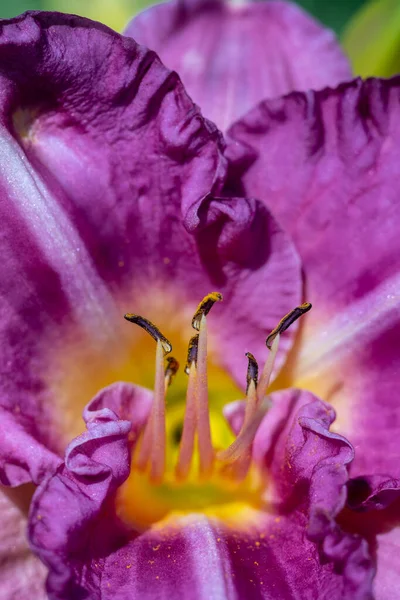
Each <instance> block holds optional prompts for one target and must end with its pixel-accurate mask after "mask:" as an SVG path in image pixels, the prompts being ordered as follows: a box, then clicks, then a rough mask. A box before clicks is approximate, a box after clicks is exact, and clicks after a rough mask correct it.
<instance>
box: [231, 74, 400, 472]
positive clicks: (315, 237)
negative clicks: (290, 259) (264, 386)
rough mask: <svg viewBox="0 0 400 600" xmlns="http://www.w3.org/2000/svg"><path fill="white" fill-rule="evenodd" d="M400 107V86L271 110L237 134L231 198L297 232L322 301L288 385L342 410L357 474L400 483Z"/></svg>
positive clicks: (275, 104)
mask: <svg viewBox="0 0 400 600" xmlns="http://www.w3.org/2000/svg"><path fill="white" fill-rule="evenodd" d="M399 100H400V80H399V79H398V78H396V79H393V80H389V81H379V80H369V81H366V82H361V81H354V82H352V83H349V84H343V85H341V86H339V88H338V89H336V90H325V91H321V92H316V93H314V92H312V93H309V94H292V95H290V96H288V97H287V98H284V99H282V100H277V101H270V102H264V103H261V104H260V105H259V106H258V107H257V108H256V109H254V110H253V111H251V112H250V113H249V114H248V115H247V116H246V117H245V118H244V119H243V120H242V121H241V122H240V123H237V124H236V125H235V126H234V127H233V128H232V130H231V131H230V136H231V142H230V145H229V151H228V154H229V157H230V160H231V185H230V190H232V189H238V188H240V190H241V191H242V192H243V191H245V193H249V194H253V195H255V196H257V197H258V198H261V199H262V200H263V201H264V202H265V203H266V204H267V205H268V206H270V207H271V209H272V210H273V211H274V214H275V215H276V216H277V218H278V220H279V221H280V223H281V224H282V225H283V226H284V227H285V228H286V230H287V231H288V232H289V233H290V234H291V235H292V237H293V240H294V242H295V244H296V247H297V249H298V251H299V253H300V255H301V258H302V261H303V265H304V274H305V288H306V297H307V300H309V301H310V302H312V303H313V310H312V311H311V313H310V317H309V319H308V320H307V322H304V323H303V329H302V331H301V336H300V338H299V342H298V346H297V348H296V349H295V351H294V352H293V355H292V357H291V358H292V360H291V361H290V362H289V365H288V366H287V368H286V369H285V376H286V377H283V378H282V379H281V381H280V382H277V384H279V385H280V386H281V387H282V386H287V385H298V386H301V387H305V388H308V389H310V390H313V391H314V392H315V393H317V394H318V395H319V396H320V397H322V398H324V399H326V400H329V401H332V402H333V404H334V406H335V407H336V409H337V412H338V421H337V424H336V426H337V430H338V431H340V432H341V433H343V434H344V435H347V436H348V437H349V439H351V441H352V443H353V444H354V446H355V449H356V458H355V461H354V463H353V465H352V467H351V469H352V474H353V475H358V474H361V475H366V474H377V473H389V474H391V476H392V477H393V476H395V477H399V475H400V470H399V461H398V455H399V444H398V436H399V432H400V417H399V411H398V400H397V398H398V389H399V383H400V374H399V368H398V364H399V344H398V338H399V334H400V293H399V290H400V270H399V265H400V263H399V261H398V260H397V257H398V255H399V251H400V248H399V239H400V238H399V235H398V231H399V227H400V213H399V210H398V195H399V190H400V186H399V178H398V151H399V148H400V106H399ZM288 149H290V151H288Z"/></svg>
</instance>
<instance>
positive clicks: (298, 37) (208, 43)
mask: <svg viewBox="0 0 400 600" xmlns="http://www.w3.org/2000/svg"><path fill="white" fill-rule="evenodd" d="M125 33H126V35H129V36H131V37H133V38H134V39H135V40H137V41H138V42H139V43H141V44H144V45H145V46H148V47H149V48H152V49H153V50H155V51H156V52H157V53H158V54H159V56H160V57H161V59H162V61H163V62H164V63H165V64H166V65H167V66H168V67H169V68H170V69H174V70H176V71H177V72H178V73H179V75H180V77H181V78H182V81H183V83H184V85H185V86H186V89H187V90H188V92H189V94H190V95H191V97H192V98H193V99H194V101H195V102H196V103H197V104H199V105H200V107H201V109H202V112H203V114H205V115H206V116H207V117H209V118H210V119H212V120H213V121H214V122H215V123H217V125H218V127H220V128H221V129H223V130H224V129H226V128H227V127H229V125H230V124H232V123H233V122H234V121H235V120H236V119H237V118H238V117H241V116H242V115H244V114H245V112H246V111H247V110H249V109H250V108H252V107H253V106H255V105H256V104H257V103H258V102H259V101H260V100H263V99H264V98H271V97H275V96H280V95H283V94H287V93H288V92H291V91H293V90H308V89H320V88H323V87H326V86H327V85H330V86H335V85H337V84H338V83H340V82H341V81H344V80H347V79H350V77H351V71H350V67H349V64H348V61H347V59H346V58H345V56H344V54H343V53H342V51H341V50H340V47H339V45H338V43H337V41H336V39H335V37H334V35H333V33H332V32H331V31H329V30H327V29H324V28H323V27H322V26H321V25H320V24H318V23H317V22H316V21H314V20H313V19H312V18H311V17H309V16H308V15H307V14H306V13H305V12H303V11H302V10H301V9H300V8H299V7H298V6H296V5H295V4H291V3H288V2H246V3H242V4H240V5H233V4H232V3H230V2H224V1H222V0H221V1H218V0H217V1H215V2H210V1H209V0H204V1H198V0H186V1H183V2H180V1H174V2H167V3H165V4H158V5H156V6H153V7H151V8H149V9H147V10H145V11H144V12H143V13H141V14H139V15H138V16H137V17H135V18H134V19H133V21H131V23H130V24H129V25H128V27H127V29H126V32H125Z"/></svg>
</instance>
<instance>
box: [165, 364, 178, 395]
mask: <svg viewBox="0 0 400 600" xmlns="http://www.w3.org/2000/svg"><path fill="white" fill-rule="evenodd" d="M166 360H167V366H166V368H165V372H164V380H165V391H167V388H168V387H169V386H170V385H171V383H172V380H173V378H174V377H175V375H176V374H177V372H178V369H179V363H178V361H177V360H176V358H174V357H173V356H167V359H166Z"/></svg>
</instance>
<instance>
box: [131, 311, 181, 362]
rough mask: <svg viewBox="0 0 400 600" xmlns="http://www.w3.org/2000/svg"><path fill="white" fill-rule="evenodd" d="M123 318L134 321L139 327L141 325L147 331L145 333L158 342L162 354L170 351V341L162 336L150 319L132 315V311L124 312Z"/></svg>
mask: <svg viewBox="0 0 400 600" xmlns="http://www.w3.org/2000/svg"><path fill="white" fill-rule="evenodd" d="M124 319H126V320H127V321H130V322H131V323H135V324H136V325H139V327H141V328H142V329H144V330H145V331H147V333H148V334H149V335H151V337H152V338H153V339H154V340H155V341H156V342H160V343H161V346H162V349H163V351H164V355H165V354H169V353H170V352H172V344H171V342H170V341H168V340H167V338H166V337H165V336H163V334H162V333H161V331H160V330H159V329H158V327H156V326H155V325H153V323H152V322H151V321H149V320H148V319H145V318H144V317H141V316H140V315H134V314H132V313H126V315H124Z"/></svg>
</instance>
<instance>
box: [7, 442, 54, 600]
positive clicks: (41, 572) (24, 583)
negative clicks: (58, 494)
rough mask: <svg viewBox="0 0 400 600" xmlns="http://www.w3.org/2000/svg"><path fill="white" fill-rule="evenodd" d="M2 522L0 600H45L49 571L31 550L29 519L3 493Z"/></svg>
mask: <svg viewBox="0 0 400 600" xmlns="http://www.w3.org/2000/svg"><path fill="white" fill-rule="evenodd" d="M3 431H4V430H3ZM0 519H1V532H0V565H1V577H0V598H2V600H18V599H19V598H31V599H32V600H45V598H46V593H45V578H46V569H45V567H44V565H43V564H42V563H41V562H40V561H39V559H38V558H37V557H36V556H34V555H33V554H32V552H31V551H30V549H29V546H28V542H27V540H26V526H27V519H26V517H25V516H23V515H22V514H21V513H20V511H19V509H18V508H17V507H16V506H15V505H14V503H13V502H11V501H10V500H9V499H8V497H7V496H6V495H5V494H4V492H3V491H2V490H0Z"/></svg>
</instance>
